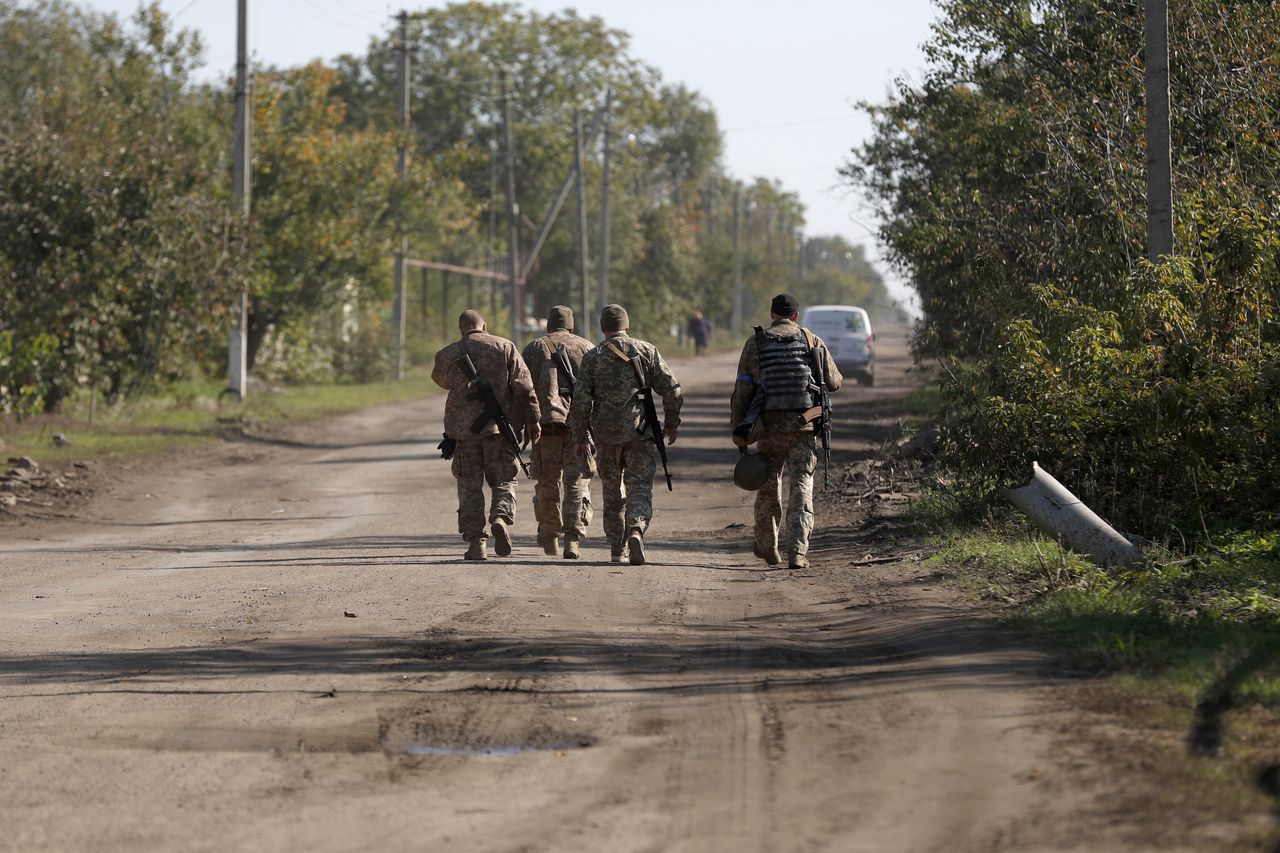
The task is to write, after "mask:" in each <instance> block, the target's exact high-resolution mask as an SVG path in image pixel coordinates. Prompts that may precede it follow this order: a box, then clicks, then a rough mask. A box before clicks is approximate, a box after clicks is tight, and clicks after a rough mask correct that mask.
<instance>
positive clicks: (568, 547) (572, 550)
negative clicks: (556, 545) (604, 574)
mask: <svg viewBox="0 0 1280 853" xmlns="http://www.w3.org/2000/svg"><path fill="white" fill-rule="evenodd" d="M581 556H582V552H581V551H580V550H578V537H577V536H565V537H564V558H565V559H566V560H576V559H578V558H579V557H581Z"/></svg>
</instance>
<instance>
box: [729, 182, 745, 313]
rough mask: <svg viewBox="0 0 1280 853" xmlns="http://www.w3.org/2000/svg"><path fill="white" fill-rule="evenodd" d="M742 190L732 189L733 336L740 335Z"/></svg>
mask: <svg viewBox="0 0 1280 853" xmlns="http://www.w3.org/2000/svg"><path fill="white" fill-rule="evenodd" d="M741 211H742V190H740V189H739V188H737V187H734V189H733V313H732V314H731V315H730V316H731V320H730V325H731V326H733V333H734V334H735V335H740V334H742V290H743V286H742V252H741V251H739V243H740V242H741V239H742V223H741V215H742V214H741Z"/></svg>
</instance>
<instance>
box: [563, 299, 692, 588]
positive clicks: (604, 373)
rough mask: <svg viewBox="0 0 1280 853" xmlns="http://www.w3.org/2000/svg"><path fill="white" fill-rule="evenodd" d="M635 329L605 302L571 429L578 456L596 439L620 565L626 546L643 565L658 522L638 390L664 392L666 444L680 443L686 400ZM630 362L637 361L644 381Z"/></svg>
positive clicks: (608, 525)
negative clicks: (634, 334) (598, 339)
mask: <svg viewBox="0 0 1280 853" xmlns="http://www.w3.org/2000/svg"><path fill="white" fill-rule="evenodd" d="M630 327H631V320H630V318H629V317H628V316H627V312H626V309H624V308H623V307H622V306H620V305H607V306H605V308H604V310H603V311H601V312H600V331H601V332H602V333H604V340H603V341H602V342H601V343H600V345H599V346H597V347H596V348H595V349H593V350H591V351H590V352H589V353H587V354H586V357H584V358H583V359H582V375H581V376H579V377H578V383H577V385H576V386H574V392H573V406H572V408H570V410H569V432H570V435H571V436H572V438H573V442H574V444H575V445H576V449H577V452H578V454H579V458H585V457H586V454H587V438H588V432H589V433H590V435H591V436H592V437H593V438H594V439H595V443H596V456H597V460H598V464H599V467H600V482H601V483H602V484H603V488H604V532H605V535H606V536H607V537H608V538H609V557H610V559H611V560H612V561H613V562H615V563H620V562H622V554H623V552H624V550H625V551H626V552H627V553H628V555H629V559H630V561H631V562H632V563H633V564H636V565H640V564H643V563H644V562H645V554H644V535H645V532H646V531H647V530H648V528H649V522H650V521H651V520H652V519H653V477H654V474H655V473H656V472H657V468H658V454H657V448H656V447H655V445H654V443H653V441H652V440H650V438H649V436H648V434H646V433H642V432H641V431H640V425H641V419H642V416H643V413H644V408H643V406H642V404H641V401H640V399H639V397H638V395H637V393H636V392H637V391H638V390H639V388H640V386H641V385H642V384H643V385H646V386H647V387H649V388H651V389H652V390H653V392H654V393H656V394H658V395H660V396H661V397H662V417H663V421H664V423H663V426H662V436H663V438H665V439H666V442H667V444H675V442H676V431H677V428H678V427H679V426H680V407H681V406H682V405H683V403H684V399H683V397H682V396H681V393H680V383H679V382H678V381H676V378H675V376H674V375H673V374H672V373H671V369H670V368H669V367H667V363H666V362H665V361H663V359H662V355H661V353H659V352H658V348H657V347H655V346H654V345H653V344H651V343H648V342H647V341H642V340H639V339H637V338H633V337H631V336H630V334H629V333H630V331H631V328H630ZM632 359H636V360H637V361H638V362H639V363H638V367H639V370H640V372H641V374H642V376H641V377H640V378H637V376H636V369H635V368H634V367H633V366H632Z"/></svg>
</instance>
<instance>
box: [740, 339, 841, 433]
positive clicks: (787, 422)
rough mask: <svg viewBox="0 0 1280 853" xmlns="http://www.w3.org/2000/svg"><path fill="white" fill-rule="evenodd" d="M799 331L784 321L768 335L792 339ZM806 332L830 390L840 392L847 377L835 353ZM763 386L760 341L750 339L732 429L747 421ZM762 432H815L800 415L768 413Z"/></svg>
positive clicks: (762, 421) (744, 353)
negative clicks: (755, 398) (839, 367)
mask: <svg viewBox="0 0 1280 853" xmlns="http://www.w3.org/2000/svg"><path fill="white" fill-rule="evenodd" d="M799 331H801V328H800V327H799V326H798V325H796V324H795V323H793V322H791V321H790V320H787V319H781V320H774V321H773V322H772V323H770V324H769V327H768V328H766V329H765V330H764V333H765V334H766V335H770V336H772V337H775V338H789V337H792V336H793V335H795V334H796V333H797V332H799ZM803 331H804V333H805V334H806V335H807V336H808V338H809V345H810V346H811V347H812V348H813V354H814V355H815V356H816V357H817V360H818V363H819V364H821V365H822V369H823V372H824V373H825V374H826V377H827V390H828V391H837V390H839V388H840V385H841V383H843V382H844V377H843V376H841V375H840V371H839V370H838V369H836V363H835V360H834V359H832V358H831V351H830V350H828V349H827V345H826V343H824V342H823V340H822V338H820V337H818V336H817V335H815V334H814V333H813V332H810V331H809V330H808V329H804V330H803ZM759 384H760V353H759V351H758V350H757V349H756V337H755V335H752V336H751V337H749V338H747V342H746V344H745V345H743V347H742V356H741V357H740V358H739V359H738V379H737V381H736V382H734V383H733V399H732V400H731V402H730V404H729V406H730V414H729V427H730V429H732V428H733V427H736V426H737V425H738V424H740V423H742V420H743V418H745V417H746V416H747V409H748V408H750V406H751V399H752V397H754V396H755V393H756V388H757V386H758V385H759ZM760 431H763V432H812V431H813V424H812V423H805V422H804V419H803V418H801V417H800V416H799V414H798V413H797V412H785V411H784V412H776V411H775V412H765V413H764V414H762V415H761V416H760V423H759V425H758V427H757V429H756V431H755V432H756V434H758V433H759V432H760Z"/></svg>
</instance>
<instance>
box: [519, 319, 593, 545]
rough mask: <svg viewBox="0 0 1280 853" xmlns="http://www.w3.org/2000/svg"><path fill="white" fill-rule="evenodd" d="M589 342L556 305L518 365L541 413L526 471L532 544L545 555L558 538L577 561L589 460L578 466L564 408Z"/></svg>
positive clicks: (586, 513)
mask: <svg viewBox="0 0 1280 853" xmlns="http://www.w3.org/2000/svg"><path fill="white" fill-rule="evenodd" d="M590 349H591V342H590V341H588V340H587V339H586V338H583V337H579V336H578V335H575V334H574V333H573V311H572V310H570V309H569V308H568V307H566V306H564V305H557V306H555V307H554V308H552V309H551V311H550V312H548V314H547V334H546V335H544V336H542V337H540V338H538V339H537V340H535V341H532V342H531V343H530V344H529V345H528V346H526V347H525V348H524V353H523V355H524V363H525V364H526V365H528V367H529V373H530V375H531V376H532V377H533V387H534V390H535V391H537V393H538V406H539V409H540V410H541V412H542V438H541V439H539V440H538V443H537V444H535V445H534V446H533V453H532V459H531V461H530V468H531V470H532V471H533V479H534V480H536V481H537V485H536V486H535V487H534V495H533V513H534V515H535V516H536V517H537V519H538V544H539V545H541V546H542V549H543V551H545V552H546V553H547V555H548V556H551V557H554V556H555V555H556V552H557V547H558V543H557V538H558V537H559V536H560V535H561V534H563V535H564V558H565V559H566V560H576V559H578V557H579V556H580V553H581V552H580V551H579V543H580V542H581V541H582V537H583V536H585V535H586V534H587V525H588V524H590V523H591V478H592V477H593V476H594V475H595V458H594V456H593V455H592V454H590V453H588V455H587V458H586V460H585V461H583V462H579V461H578V457H577V453H576V452H575V449H574V445H573V442H572V441H570V440H569V425H568V423H567V421H568V418H569V404H570V403H571V402H572V401H573V393H574V386H575V385H576V384H577V379H578V376H579V375H580V374H581V373H582V357H583V356H584V355H586V354H587V351H588V350H590Z"/></svg>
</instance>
